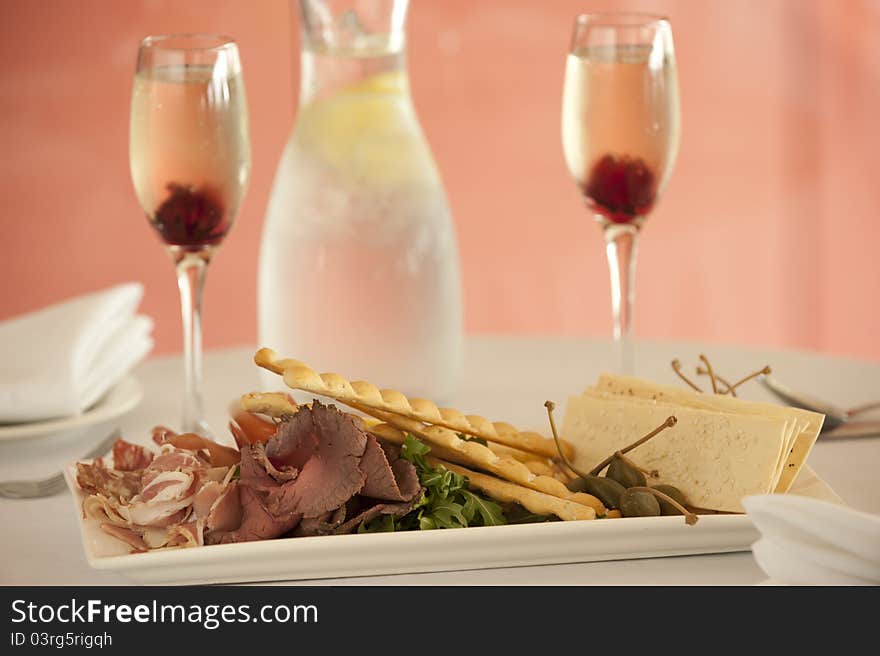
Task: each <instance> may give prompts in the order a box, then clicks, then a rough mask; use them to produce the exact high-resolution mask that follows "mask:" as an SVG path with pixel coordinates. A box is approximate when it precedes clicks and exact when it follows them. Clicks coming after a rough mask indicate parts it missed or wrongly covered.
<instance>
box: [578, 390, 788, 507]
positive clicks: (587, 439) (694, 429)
mask: <svg viewBox="0 0 880 656" xmlns="http://www.w3.org/2000/svg"><path fill="white" fill-rule="evenodd" d="M670 415H675V417H676V418H677V419H678V423H677V424H676V425H675V426H674V427H672V428H668V429H666V430H664V431H663V432H662V433H661V434H659V435H657V436H655V437H654V438H653V439H651V440H649V441H647V442H645V443H644V444H642V445H641V446H639V447H637V448H635V449H633V450H632V451H630V452H629V454H628V455H629V456H630V457H631V458H632V459H633V460H634V461H635V462H636V463H638V464H639V465H640V466H642V467H645V468H647V469H657V470H658V471H659V474H660V479H659V481H656V482H660V483H669V484H671V485H675V486H676V487H677V488H679V489H680V490H681V491H682V493H683V494H684V495H685V498H686V499H687V501H688V504H689V505H691V506H695V507H699V508H709V509H713V510H722V511H729V512H743V507H742V504H741V499H742V498H743V497H745V496H748V495H750V494H766V493H768V492H771V491H772V490H773V484H774V480H775V478H776V474H777V471H778V461H779V453H780V450H781V449H783V447H784V443H785V437H786V429H787V420H785V419H781V418H774V417H762V416H757V415H743V414H734V413H726V412H718V411H715V410H708V409H701V408H694V407H687V406H683V405H674V404H671V403H666V402H663V401H654V402H651V403H646V402H645V401H644V400H643V399H633V398H626V397H623V396H611V397H607V398H600V397H597V396H592V395H590V394H582V395H579V396H573V397H571V398H570V399H569V401H568V406H567V408H566V413H565V420H564V424H563V431H562V433H563V436H564V437H565V439H567V440H569V441H571V443H572V444H573V445H574V447H575V460H574V462H575V465H576V466H578V468H579V469H581V470H590V469H592V468H593V467H594V466H596V465H597V464H599V462H601V461H602V460H603V459H605V458H606V457H607V456H609V455H610V454H612V453H614V451H617V450H618V449H621V448H623V447H624V446H626V445H628V444H631V443H632V442H634V441H635V440H637V439H638V438H639V437H641V436H642V435H645V434H647V433H648V432H650V431H651V430H653V429H654V428H656V427H657V426H659V425H660V424H661V423H663V421H664V420H665V419H666V418H667V417H668V416H670Z"/></svg>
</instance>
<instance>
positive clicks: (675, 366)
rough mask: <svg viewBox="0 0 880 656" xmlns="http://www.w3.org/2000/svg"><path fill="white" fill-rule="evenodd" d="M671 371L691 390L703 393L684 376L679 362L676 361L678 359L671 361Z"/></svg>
mask: <svg viewBox="0 0 880 656" xmlns="http://www.w3.org/2000/svg"><path fill="white" fill-rule="evenodd" d="M672 370H673V371H674V372H675V373H676V374H678V377H679V378H681V379H682V380H683V381H684V382H686V383H687V384H688V385H690V387H691V389H694V390H696V391H697V392H699V393H700V394H702V393H703V390H702V389H700V388H699V387H698V386H697V385H696V384H695V383H694V382H693V381H692V380H691V379H690V378H688V377H687V376H685V375H684V372H683V371H682V370H681V362H679V361H678V358H676V359H675V360H673V361H672Z"/></svg>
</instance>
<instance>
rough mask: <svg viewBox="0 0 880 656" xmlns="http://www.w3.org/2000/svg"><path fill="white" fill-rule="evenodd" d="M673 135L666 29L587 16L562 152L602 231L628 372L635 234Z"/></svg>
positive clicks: (668, 166)
mask: <svg viewBox="0 0 880 656" xmlns="http://www.w3.org/2000/svg"><path fill="white" fill-rule="evenodd" d="M679 132H680V117H679V99H678V80H677V75H676V69H675V53H674V51H673V46H672V28H671V27H670V25H669V21H668V20H666V19H665V18H663V17H661V16H654V15H649V14H636V13H608V14H584V15H581V16H578V17H577V18H576V19H575V24H574V30H573V33H572V39H571V48H570V50H569V54H568V60H567V61H566V66H565V83H564V89H563V100H562V146H563V151H564V153H565V162H566V165H567V166H568V171H569V173H570V174H571V175H572V177H573V178H574V180H575V182H576V183H577V185H578V187H579V188H580V190H581V193H582V194H583V197H584V200H585V201H586V205H587V208H588V209H589V211H590V212H592V214H593V216H594V217H595V219H596V221H597V222H598V223H599V225H600V226H601V227H602V231H603V234H604V237H605V245H606V248H605V251H606V255H607V258H608V267H609V269H610V273H611V309H612V317H613V321H614V338H615V342H616V344H617V345H618V348H619V350H620V368H621V370H622V372H623V373H632V371H633V356H632V344H631V339H630V335H631V319H632V306H633V297H634V287H633V283H634V279H635V263H636V250H637V246H638V237H639V231H640V230H641V227H642V224H643V223H644V221H645V219H646V217H647V216H648V214H649V213H650V211H651V209H652V208H653V207H654V203H655V201H656V199H657V197H658V196H659V195H660V193H661V192H662V191H663V188H664V187H665V185H666V182H667V181H668V180H669V175H670V174H671V172H672V167H673V165H674V163H675V158H676V155H677V153H678V140H679Z"/></svg>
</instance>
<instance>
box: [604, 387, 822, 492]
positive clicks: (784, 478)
mask: <svg viewBox="0 0 880 656" xmlns="http://www.w3.org/2000/svg"><path fill="white" fill-rule="evenodd" d="M597 387H598V388H599V389H601V390H605V391H608V392H610V393H612V394H615V395H620V396H631V397H638V398H643V399H652V400H658V401H665V402H669V403H673V404H681V405H685V406H688V407H696V408H711V409H715V410H719V411H721V412H730V413H735V414H747V415H748V414H751V415H759V416H763V417H775V418H788V419H793V420H794V421H796V422H797V425H796V427H795V429H794V431H793V433H792V436H791V439H790V440H789V441H788V443H787V445H786V447H785V452H786V455H785V457H784V458H783V461H782V463H781V467H780V470H779V476H778V477H777V480H776V483H775V485H774V487H773V491H774V492H780V493H781V492H788V490H789V489H790V488H791V486H792V483H794V480H795V478H796V477H797V475H798V472H800V470H801V468H802V467H803V465H804V462H806V460H807V456H808V455H809V454H810V451H811V450H812V448H813V445H814V444H815V443H816V438H818V437H819V432H820V431H821V430H822V424H823V423H824V421H825V415H823V414H819V413H817V412H810V411H809V410H801V409H800V408H788V407H783V406H778V405H773V404H770V403H759V402H755V401H747V400H745V399H740V398H735V397H732V396H724V395H720V394H699V393H697V392H694V391H691V390H688V389H683V388H680V387H673V386H672V385H659V384H657V383H652V382H650V381H646V380H642V379H640V378H634V377H632V376H616V375H612V374H602V375H601V376H600V377H599V383H598V385H597Z"/></svg>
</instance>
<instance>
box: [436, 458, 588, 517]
mask: <svg viewBox="0 0 880 656" xmlns="http://www.w3.org/2000/svg"><path fill="white" fill-rule="evenodd" d="M428 462H430V463H431V464H434V465H437V464H439V465H443V466H444V467H446V468H447V469H449V470H450V471H453V472H455V473H456V474H461V475H462V476H467V479H468V486H469V487H473V488H476V489H478V490H480V491H481V492H483V493H484V494H486V495H487V496H489V497H491V498H493V499H495V500H496V501H502V502H505V503H518V504H519V505H521V506H522V507H523V508H525V509H526V510H528V511H529V512H533V513H535V514H536V515H555V516H556V517H559V519H564V520H566V521H571V520H579V519H596V511H595V510H593V509H592V508H590V507H589V506H584V505H581V504H579V503H574V502H573V501H566V500H565V499H560V498H558V497H554V496H551V495H549V494H544V493H542V492H536V491H535V490H530V489H529V488H527V487H523V486H522V485H517V484H516V483H511V482H509V481H503V480H501V479H500V478H495V477H494V476H489V475H488V474H480V473H478V472H475V471H471V470H470V469H466V468H465V467H462V466H460V465H456V464H454V463H451V462H448V461H446V460H441V459H439V458H432V457H431V456H428Z"/></svg>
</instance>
